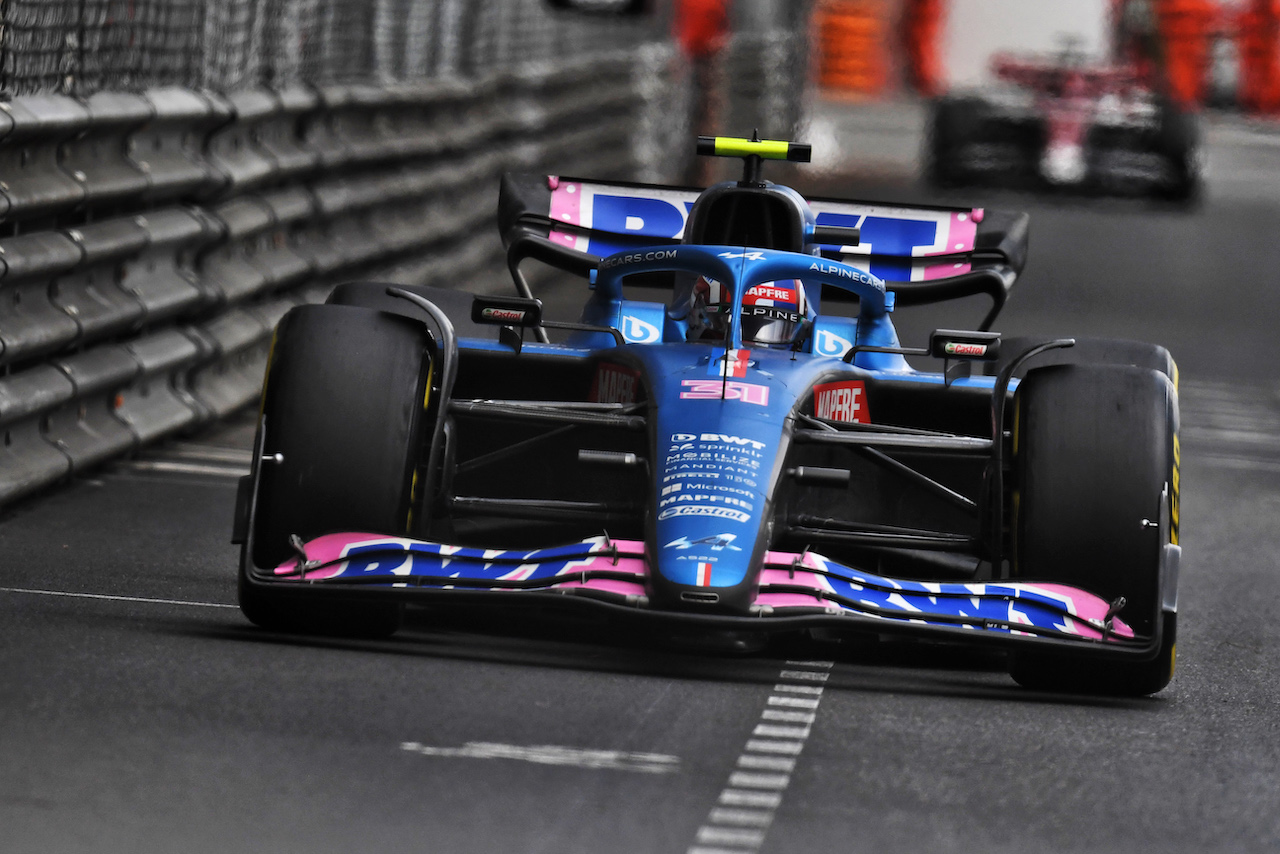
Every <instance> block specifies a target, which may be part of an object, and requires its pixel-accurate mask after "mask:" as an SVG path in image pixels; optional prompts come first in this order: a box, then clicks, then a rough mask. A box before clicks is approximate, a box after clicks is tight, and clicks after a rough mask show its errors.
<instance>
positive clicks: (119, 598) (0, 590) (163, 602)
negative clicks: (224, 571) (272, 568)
mask: <svg viewBox="0 0 1280 854" xmlns="http://www.w3.org/2000/svg"><path fill="white" fill-rule="evenodd" d="M0 593H27V594H30V595H32V596H66V597H68V598H71V599H106V600H108V601H111V602H142V603H145V604H148V605H190V606H192V607H194V608H235V609H239V608H240V606H239V605H223V604H222V603H220V602H191V601H188V600H186V599H150V598H148V597H145V596H111V595H108V594H106V593H70V592H68V591H66V590H29V589H26V588H22V587H0Z"/></svg>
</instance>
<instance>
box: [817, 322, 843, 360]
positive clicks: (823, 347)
mask: <svg viewBox="0 0 1280 854" xmlns="http://www.w3.org/2000/svg"><path fill="white" fill-rule="evenodd" d="M852 349H853V342H852V341H849V340H848V339H845V338H841V337H840V336H839V335H836V334H835V333H834V332H828V331H827V330H825V329H819V330H818V336H817V340H816V341H815V343H814V351H815V352H816V353H817V354H818V355H819V356H834V357H836V358H839V357H840V356H843V355H844V354H845V353H847V352H849V351H850V350H852Z"/></svg>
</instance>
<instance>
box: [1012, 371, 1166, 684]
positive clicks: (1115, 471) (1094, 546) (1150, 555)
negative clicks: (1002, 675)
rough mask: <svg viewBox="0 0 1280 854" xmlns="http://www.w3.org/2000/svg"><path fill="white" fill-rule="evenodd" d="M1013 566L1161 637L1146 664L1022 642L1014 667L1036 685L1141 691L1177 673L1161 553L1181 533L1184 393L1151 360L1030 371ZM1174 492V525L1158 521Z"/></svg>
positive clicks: (1019, 405) (1016, 434) (1019, 399)
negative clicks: (1103, 603) (1090, 597)
mask: <svg viewBox="0 0 1280 854" xmlns="http://www.w3.org/2000/svg"><path fill="white" fill-rule="evenodd" d="M1014 405H1015V416H1014V425H1013V460H1014V477H1013V480H1014V493H1013V496H1012V508H1013V513H1012V518H1011V527H1012V539H1013V542H1012V543H1011V552H1010V553H1011V555H1012V573H1013V575H1014V576H1016V577H1018V578H1021V579H1026V580H1028V581H1046V582H1058V583H1062V584H1068V585H1072V586H1075V587H1080V588H1083V589H1085V590H1088V591H1090V592H1092V593H1094V594H1096V595H1098V596H1101V597H1102V598H1103V599H1106V600H1107V601H1109V602H1114V601H1115V600H1116V599H1118V598H1119V597H1124V599H1125V602H1126V604H1125V605H1124V607H1123V608H1122V609H1121V610H1120V612H1119V617H1120V619H1122V620H1124V622H1126V623H1128V624H1129V625H1130V626H1131V627H1132V628H1133V630H1134V632H1135V633H1136V634H1138V635H1143V636H1147V637H1151V636H1153V635H1155V634H1156V633H1159V634H1160V637H1161V643H1160V647H1159V649H1158V651H1157V653H1156V655H1155V657H1154V658H1152V659H1150V660H1146V661H1116V660H1115V659H1107V658H1101V657H1096V656H1093V657H1090V656H1089V655H1088V654H1087V653H1086V654H1084V655H1081V654H1078V653H1077V654H1071V653H1065V652H1052V653H1049V652H1041V651H1039V650H1036V651H1018V652H1015V653H1014V655H1013V658H1012V661H1011V673H1012V675H1013V678H1014V679H1015V680H1017V681H1018V682H1019V683H1020V684H1022V685H1024V686H1026V687H1029V688H1036V689H1041V690H1054V691H1070V692H1080V693H1089V694H1108V695H1124V696H1140V695H1144V694H1153V693H1155V692H1157V691H1159V690H1161V689H1162V688H1164V687H1165V685H1167V684H1168V683H1169V680H1170V679H1171V678H1172V676H1173V665H1174V657H1175V641H1176V632H1177V624H1176V623H1177V615H1176V614H1175V613H1172V612H1166V611H1164V610H1163V608H1162V601H1163V597H1164V594H1166V593H1172V591H1164V590H1162V579H1161V555H1162V552H1163V551H1164V546H1165V542H1167V541H1170V540H1171V541H1172V542H1174V543H1176V542H1177V489H1178V473H1177V460H1178V450H1177V431H1178V401H1177V392H1176V391H1175V390H1174V387H1173V383H1172V382H1171V381H1170V380H1169V378H1168V377H1167V376H1165V375H1164V374H1162V373H1160V372H1158V371H1155V370H1151V369H1149V368H1138V367H1132V366H1126V365H1055V366H1051V367H1045V368H1038V369H1036V370H1033V371H1031V372H1030V374H1029V375H1028V376H1027V378H1026V379H1025V380H1024V381H1023V382H1022V384H1021V386H1019V388H1018V392H1017V395H1016V397H1015V400H1014ZM1166 495H1168V496H1169V497H1168V500H1169V502H1170V505H1171V506H1170V507H1169V508H1168V510H1167V512H1168V514H1169V518H1170V524H1169V525H1168V526H1161V525H1159V524H1154V523H1153V520H1159V519H1161V514H1162V501H1163V500H1165V496H1166Z"/></svg>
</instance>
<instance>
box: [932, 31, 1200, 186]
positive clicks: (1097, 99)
mask: <svg viewBox="0 0 1280 854" xmlns="http://www.w3.org/2000/svg"><path fill="white" fill-rule="evenodd" d="M992 66H993V70H994V72H995V76H996V78H997V79H998V80H999V81H1001V82H1002V83H1003V86H1002V87H1001V88H997V89H995V90H992V91H990V92H986V93H974V94H966V95H952V96H945V97H942V98H940V99H937V100H936V101H934V102H933V105H932V113H931V120H930V133H929V137H928V140H927V143H926V151H925V159H926V163H925V167H926V168H925V171H926V176H927V177H928V178H929V179H930V180H931V181H932V182H933V183H934V184H935V185H937V186H943V187H947V186H959V185H964V184H976V183H984V184H994V185H1003V186H1014V187H1022V188H1059V189H1070V190H1077V191H1083V192H1092V193H1101V194H1110V195H1122V196H1133V195H1153V196H1157V197H1160V198H1164V199H1169V200H1173V201H1191V200H1194V199H1195V197H1196V196H1197V195H1198V193H1199V189H1200V182H1201V176H1200V171H1201V170H1200V163H1201V158H1200V153H1199V149H1200V144H1199V127H1198V124H1197V122H1196V119H1195V116H1193V115H1191V114H1188V113H1186V112H1183V111H1182V110H1179V109H1178V108H1177V107H1176V106H1175V105H1174V104H1173V103H1172V102H1171V101H1169V100H1168V99H1167V98H1162V97H1159V96H1157V95H1156V94H1155V93H1154V92H1152V91H1151V90H1150V89H1149V88H1147V87H1145V86H1143V85H1141V84H1140V83H1139V81H1138V78H1137V75H1136V74H1135V73H1134V72H1133V70H1132V69H1130V68H1127V67H1123V66H1105V65H1094V66H1090V65H1087V64H1085V63H1084V62H1083V61H1082V59H1081V58H1080V57H1078V56H1075V55H1072V54H1070V53H1068V54H1066V55H1064V56H1062V57H1060V58H1058V59H1053V60H1043V59H1035V58H1032V59H1018V58H1014V57H1009V56H997V57H995V58H994V60H993V62H992Z"/></svg>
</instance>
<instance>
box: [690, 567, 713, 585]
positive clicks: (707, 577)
mask: <svg viewBox="0 0 1280 854" xmlns="http://www.w3.org/2000/svg"><path fill="white" fill-rule="evenodd" d="M694 583H695V584H697V585H698V586H699V587H710V586H711V564H709V563H699V564H698V578H697V581H695V582H694Z"/></svg>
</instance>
